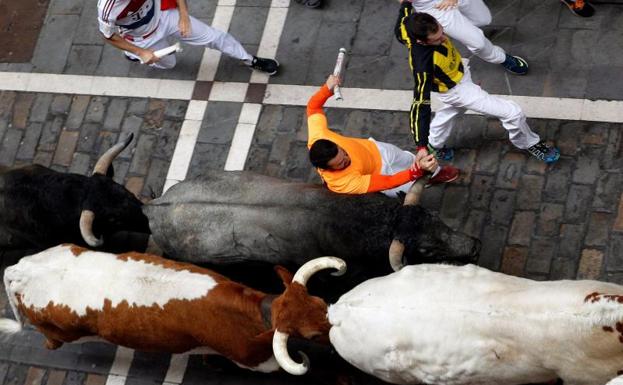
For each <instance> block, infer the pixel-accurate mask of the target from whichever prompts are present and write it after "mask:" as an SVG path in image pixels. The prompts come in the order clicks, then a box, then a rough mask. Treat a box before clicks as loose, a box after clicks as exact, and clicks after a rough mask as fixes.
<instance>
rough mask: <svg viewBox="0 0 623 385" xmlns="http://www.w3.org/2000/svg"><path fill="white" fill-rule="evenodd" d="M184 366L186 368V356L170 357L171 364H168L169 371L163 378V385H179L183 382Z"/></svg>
mask: <svg viewBox="0 0 623 385" xmlns="http://www.w3.org/2000/svg"><path fill="white" fill-rule="evenodd" d="M186 366H188V355H187V354H174V355H172V356H171V362H170V363H169V369H168V370H167V374H166V376H165V377H164V384H165V385H173V384H181V383H182V380H184V373H185V372H186Z"/></svg>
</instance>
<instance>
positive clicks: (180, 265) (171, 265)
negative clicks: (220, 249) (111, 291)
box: [117, 252, 229, 283]
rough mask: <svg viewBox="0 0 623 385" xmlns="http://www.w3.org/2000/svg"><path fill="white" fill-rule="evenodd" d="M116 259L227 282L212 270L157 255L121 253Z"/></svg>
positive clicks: (225, 278) (226, 279)
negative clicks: (202, 275) (187, 272)
mask: <svg viewBox="0 0 623 385" xmlns="http://www.w3.org/2000/svg"><path fill="white" fill-rule="evenodd" d="M117 259H120V260H122V261H127V260H130V259H131V260H134V261H142V262H145V263H149V264H152V265H157V266H162V267H164V268H165V269H170V270H175V271H189V272H191V273H197V274H204V275H209V276H210V277H212V278H213V279H214V280H215V281H216V282H219V283H220V282H223V281H229V279H228V278H227V277H224V276H222V275H220V274H218V273H215V272H214V271H212V270H208V269H204V268H202V267H199V266H196V265H193V264H190V263H184V262H177V261H172V260H170V259H166V258H162V257H159V256H157V255H152V254H142V253H137V252H130V253H123V254H119V255H117Z"/></svg>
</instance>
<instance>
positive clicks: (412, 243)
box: [143, 170, 480, 281]
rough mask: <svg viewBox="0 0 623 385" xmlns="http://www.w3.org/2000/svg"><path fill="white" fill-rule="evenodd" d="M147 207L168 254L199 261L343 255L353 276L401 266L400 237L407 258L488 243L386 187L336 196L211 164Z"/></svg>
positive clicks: (449, 258) (447, 255)
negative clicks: (393, 251) (394, 247)
mask: <svg viewBox="0 0 623 385" xmlns="http://www.w3.org/2000/svg"><path fill="white" fill-rule="evenodd" d="M143 212H144V213H145V214H146V215H147V217H148V218H149V224H150V228H151V231H152V234H153V237H154V240H155V242H156V243H157V244H158V245H159V246H160V247H161V248H162V249H163V251H164V252H165V253H166V254H167V255H169V256H171V257H173V258H183V259H185V260H188V261H190V262H194V263H211V264H217V265H224V264H232V263H237V262H242V261H259V262H268V263H270V264H282V265H286V266H293V265H295V266H301V265H303V264H304V263H305V262H307V261H309V260H310V259H313V258H315V257H318V256H323V255H336V256H339V257H341V258H343V259H345V260H346V261H347V262H349V263H350V266H351V267H352V268H351V269H350V273H354V274H359V273H362V272H363V273H364V274H363V275H362V276H360V277H359V279H357V280H356V281H360V280H361V279H364V278H368V277H371V276H378V275H381V274H385V273H389V272H390V271H391V268H390V264H389V263H388V259H387V258H388V252H389V248H390V244H392V240H394V239H397V240H398V241H399V243H400V244H401V246H403V247H404V256H403V258H404V261H405V262H406V263H423V262H456V263H467V262H473V261H474V260H475V258H476V257H477V255H478V252H479V250H480V242H479V241H478V240H477V239H474V238H472V237H469V236H467V235H465V234H462V233H460V232H457V231H454V230H452V229H451V228H449V227H448V226H447V225H445V224H444V223H443V222H442V221H441V220H440V219H439V218H437V217H435V216H433V215H431V214H430V213H429V212H428V211H427V210H426V209H424V208H422V207H421V206H419V205H417V204H415V205H409V206H403V205H402V202H401V201H400V200H398V199H392V198H388V197H386V196H384V195H381V194H366V195H341V194H335V193H332V192H330V191H328V190H326V189H325V188H324V187H322V186H319V185H312V184H306V183H294V182H289V181H285V180H281V179H277V178H273V177H268V176H264V175H259V174H255V173H252V172H245V171H242V172H225V171H216V170H214V171H207V172H206V173H205V174H204V175H203V176H202V177H200V178H197V179H193V180H188V181H184V182H181V183H179V184H177V185H175V186H173V187H172V188H171V189H170V190H169V191H167V192H166V193H165V194H164V195H163V196H162V197H160V198H158V199H155V200H153V201H152V202H150V204H148V205H145V206H144V207H143ZM401 255H402V253H401ZM357 269H360V271H359V272H357V271H356V270H357ZM353 271H354V272H353Z"/></svg>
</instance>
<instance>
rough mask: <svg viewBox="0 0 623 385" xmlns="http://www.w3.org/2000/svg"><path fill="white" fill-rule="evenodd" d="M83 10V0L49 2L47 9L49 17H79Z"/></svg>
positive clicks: (53, 0)
mask: <svg viewBox="0 0 623 385" xmlns="http://www.w3.org/2000/svg"><path fill="white" fill-rule="evenodd" d="M82 8H84V1H83V0H51V1H50V5H49V8H48V14H50V15H80V14H81V13H82Z"/></svg>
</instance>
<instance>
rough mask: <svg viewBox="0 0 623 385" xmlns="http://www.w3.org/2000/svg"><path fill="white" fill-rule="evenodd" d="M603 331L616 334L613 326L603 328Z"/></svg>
mask: <svg viewBox="0 0 623 385" xmlns="http://www.w3.org/2000/svg"><path fill="white" fill-rule="evenodd" d="M602 329H603V330H604V331H605V332H608V333H614V329H613V328H612V326H604V327H602Z"/></svg>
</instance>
